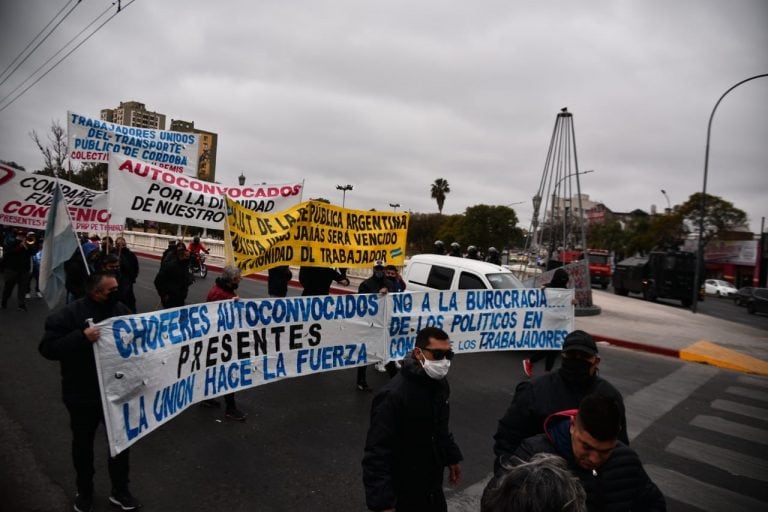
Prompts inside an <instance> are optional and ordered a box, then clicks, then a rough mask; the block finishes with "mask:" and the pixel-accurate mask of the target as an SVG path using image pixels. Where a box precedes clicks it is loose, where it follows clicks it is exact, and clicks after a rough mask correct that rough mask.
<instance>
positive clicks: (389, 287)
mask: <svg viewBox="0 0 768 512" xmlns="http://www.w3.org/2000/svg"><path fill="white" fill-rule="evenodd" d="M394 291H395V283H394V282H393V281H390V280H389V278H388V277H387V276H386V274H385V270H384V262H383V261H377V262H376V264H375V265H374V266H373V274H371V277H369V278H368V279H366V280H365V281H363V282H362V283H360V286H358V287H357V292H358V293H389V292H394ZM367 371H368V367H367V366H358V367H357V382H356V385H357V389H359V390H360V391H371V387H370V386H369V385H368V377H367V376H366V372H367ZM385 371H387V372H388V373H389V376H390V377H394V376H395V375H396V374H397V366H396V365H395V362H394V361H391V362H390V363H389V369H387V370H385Z"/></svg>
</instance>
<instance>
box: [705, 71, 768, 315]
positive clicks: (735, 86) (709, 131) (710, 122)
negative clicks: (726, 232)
mask: <svg viewBox="0 0 768 512" xmlns="http://www.w3.org/2000/svg"><path fill="white" fill-rule="evenodd" d="M763 77H768V73H763V74H761V75H755V76H751V77H749V78H746V79H744V80H742V81H741V82H739V83H737V84H735V85H733V86H731V88H730V89H728V90H727V91H725V92H724V93H723V95H722V96H720V99H719V100H717V103H715V106H714V108H713V109H712V113H711V114H710V115H709V124H708V125H707V148H706V152H705V153H704V184H703V185H702V187H701V198H700V200H699V244H698V248H697V250H696V272H695V273H694V278H693V297H692V302H691V312H693V313H696V303H697V302H698V300H699V279H700V278H701V265H702V263H704V210H705V207H706V204H705V203H706V199H705V197H706V195H707V172H708V171H709V138H710V135H711V134H712V119H713V118H714V117H715V111H716V110H717V106H718V105H720V102H721V101H723V98H725V96H726V95H727V94H728V93H729V92H731V91H732V90H734V89H735V88H737V87H738V86H740V85H741V84H745V83H747V82H749V81H751V80H755V79H756V78H763Z"/></svg>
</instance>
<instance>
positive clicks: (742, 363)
mask: <svg viewBox="0 0 768 512" xmlns="http://www.w3.org/2000/svg"><path fill="white" fill-rule="evenodd" d="M592 337H593V338H594V339H595V341H603V342H606V343H608V344H610V345H615V346H617V347H623V348H628V349H631V350H639V351H642V352H649V353H652V354H660V355H663V356H668V357H674V358H676V359H682V360H684V361H690V362H695V363H705V364H709V365H711V366H717V367H719V368H726V369H728V370H735V371H739V372H742V373H752V374H755V375H762V376H768V362H766V361H762V360H760V359H757V358H756V357H752V356H748V355H746V354H742V353H741V352H737V351H736V350H731V349H728V348H725V347H721V346H720V345H718V344H716V343H712V342H711V341H706V340H700V341H697V342H696V343H693V344H691V345H689V346H687V347H685V348H683V349H680V350H678V349H673V348H667V347H657V346H655V345H649V344H647V343H638V342H635V341H627V340H620V339H618V338H613V337H609V336H603V335H602V334H594V333H593V334H592Z"/></svg>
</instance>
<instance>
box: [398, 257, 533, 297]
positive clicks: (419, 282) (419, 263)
mask: <svg viewBox="0 0 768 512" xmlns="http://www.w3.org/2000/svg"><path fill="white" fill-rule="evenodd" d="M403 279H404V280H405V283H406V290H408V291H412V292H413V291H435V290H483V289H505V288H525V286H523V283H522V282H521V281H520V280H519V279H518V278H517V277H515V275H514V274H513V273H512V272H511V271H510V270H509V269H508V268H505V267H502V266H499V265H494V264H493V263H486V262H484V261H479V260H470V259H466V258H457V257H455V256H441V255H437V254H417V255H416V256H413V257H412V258H411V259H410V261H408V263H407V265H406V267H405V270H404V271H403Z"/></svg>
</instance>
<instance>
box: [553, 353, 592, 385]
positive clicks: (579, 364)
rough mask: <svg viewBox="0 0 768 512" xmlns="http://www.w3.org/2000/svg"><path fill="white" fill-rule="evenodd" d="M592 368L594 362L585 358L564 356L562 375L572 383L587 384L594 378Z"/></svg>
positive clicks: (561, 368)
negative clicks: (591, 372)
mask: <svg viewBox="0 0 768 512" xmlns="http://www.w3.org/2000/svg"><path fill="white" fill-rule="evenodd" d="M591 368H592V363H590V362H589V361H587V360H585V359H578V358H564V359H563V363H562V366H561V367H560V375H561V376H562V377H563V380H565V381H566V382H569V383H571V384H586V383H588V382H589V381H590V380H591V379H592V375H591V374H590V369H591Z"/></svg>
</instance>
